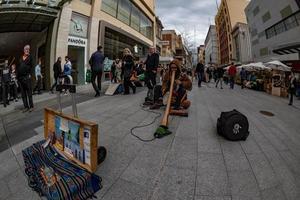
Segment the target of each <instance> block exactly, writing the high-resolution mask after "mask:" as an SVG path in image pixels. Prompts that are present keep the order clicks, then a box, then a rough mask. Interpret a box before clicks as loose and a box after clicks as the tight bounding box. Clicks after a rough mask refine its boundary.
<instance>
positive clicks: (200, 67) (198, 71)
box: [196, 62, 204, 87]
mask: <svg viewBox="0 0 300 200" xmlns="http://www.w3.org/2000/svg"><path fill="white" fill-rule="evenodd" d="M196 74H197V78H198V87H201V82H202V81H204V65H203V64H202V63H201V62H199V63H198V64H197V67H196Z"/></svg>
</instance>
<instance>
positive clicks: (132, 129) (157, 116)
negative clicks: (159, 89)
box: [130, 105, 161, 142]
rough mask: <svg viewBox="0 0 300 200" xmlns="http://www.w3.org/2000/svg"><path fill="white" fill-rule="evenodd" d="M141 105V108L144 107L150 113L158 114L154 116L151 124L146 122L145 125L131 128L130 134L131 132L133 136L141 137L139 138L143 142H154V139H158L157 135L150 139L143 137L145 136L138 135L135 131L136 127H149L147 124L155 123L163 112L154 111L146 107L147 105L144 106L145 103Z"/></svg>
mask: <svg viewBox="0 0 300 200" xmlns="http://www.w3.org/2000/svg"><path fill="white" fill-rule="evenodd" d="M140 106H141V108H142V110H143V111H145V112H149V113H154V114H156V116H155V117H154V119H153V120H152V122H151V123H149V124H144V125H140V126H135V127H133V128H131V130H130V134H131V135H132V136H134V137H135V138H137V139H139V140H140V141H142V142H152V141H154V140H155V139H156V137H153V138H152V139H149V140H147V139H143V138H141V137H140V136H138V135H136V134H135V133H134V132H133V131H134V130H135V129H139V128H144V127H147V126H151V125H152V124H154V123H155V121H156V120H157V119H158V118H160V117H161V113H159V112H155V111H152V110H149V109H145V106H143V105H140Z"/></svg>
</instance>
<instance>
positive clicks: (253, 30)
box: [251, 28, 257, 37]
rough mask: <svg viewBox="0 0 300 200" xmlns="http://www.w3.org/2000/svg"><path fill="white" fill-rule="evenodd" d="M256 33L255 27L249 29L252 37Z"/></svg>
mask: <svg viewBox="0 0 300 200" xmlns="http://www.w3.org/2000/svg"><path fill="white" fill-rule="evenodd" d="M256 35H257V29H256V28H254V29H252V30H251V36H252V37H254V36H256Z"/></svg>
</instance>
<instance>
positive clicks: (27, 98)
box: [19, 77, 33, 108]
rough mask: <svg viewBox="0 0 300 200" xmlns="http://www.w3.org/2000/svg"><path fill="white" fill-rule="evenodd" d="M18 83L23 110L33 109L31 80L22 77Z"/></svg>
mask: <svg viewBox="0 0 300 200" xmlns="http://www.w3.org/2000/svg"><path fill="white" fill-rule="evenodd" d="M19 82H20V84H19V85H20V89H21V94H22V100H23V105H24V108H33V100H32V85H31V79H30V78H29V77H22V78H20V80H19Z"/></svg>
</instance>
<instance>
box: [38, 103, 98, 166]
mask: <svg viewBox="0 0 300 200" xmlns="http://www.w3.org/2000/svg"><path fill="white" fill-rule="evenodd" d="M55 117H60V118H61V119H63V120H67V121H68V122H69V121H71V122H75V123H77V124H79V126H80V128H79V142H80V148H81V149H82V148H83V142H84V141H83V140H84V136H83V134H84V133H83V130H84V129H85V128H86V129H89V130H90V135H89V140H90V141H89V142H90V165H89V164H84V163H82V162H81V161H80V160H78V159H76V158H74V157H72V156H70V155H68V154H67V153H65V152H64V151H62V150H61V149H59V148H58V145H57V142H56V143H55V144H54V146H55V147H56V149H57V150H58V151H59V152H60V153H62V154H63V155H64V156H65V157H67V158H68V159H70V160H71V161H73V162H75V163H76V164H78V165H79V166H81V167H83V168H85V169H87V170H88V171H90V172H95V171H96V169H97V166H98V155H97V153H98V124H96V123H93V122H90V121H86V120H82V119H78V118H75V117H73V116H70V115H66V114H64V113H61V112H58V111H55V110H53V109H50V108H45V110H44V120H45V121H44V136H45V138H48V137H49V134H51V133H53V134H55Z"/></svg>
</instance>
